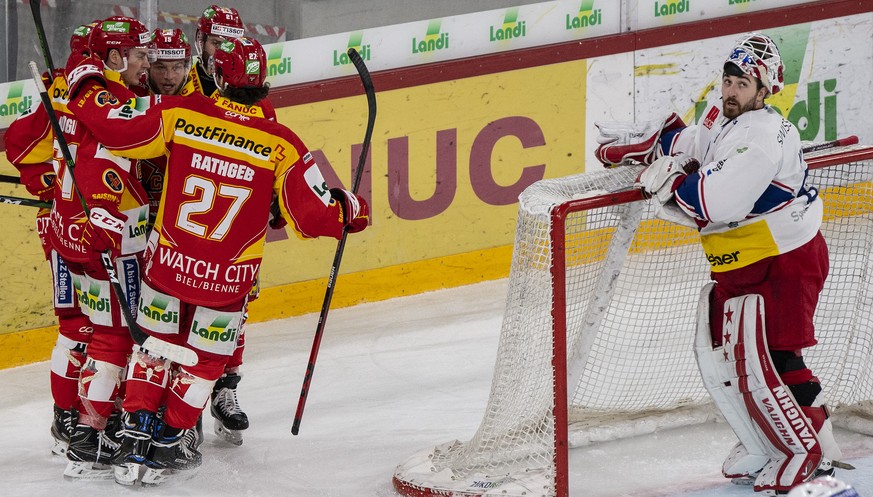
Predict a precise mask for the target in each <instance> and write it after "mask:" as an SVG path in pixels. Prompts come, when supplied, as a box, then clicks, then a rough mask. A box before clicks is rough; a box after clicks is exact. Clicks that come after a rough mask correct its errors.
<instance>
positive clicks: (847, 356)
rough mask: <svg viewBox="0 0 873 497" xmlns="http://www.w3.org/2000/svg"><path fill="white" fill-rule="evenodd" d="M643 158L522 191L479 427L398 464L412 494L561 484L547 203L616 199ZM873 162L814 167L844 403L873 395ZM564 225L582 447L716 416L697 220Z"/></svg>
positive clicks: (572, 382)
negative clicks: (704, 353)
mask: <svg viewBox="0 0 873 497" xmlns="http://www.w3.org/2000/svg"><path fill="white" fill-rule="evenodd" d="M640 170H641V168H640V167H623V168H619V169H613V170H609V171H601V172H596V173H588V174H583V175H577V176H572V177H567V178H560V179H553V180H544V181H541V182H538V183H536V184H534V185H532V186H531V187H529V188H528V189H527V190H525V192H524V193H522V195H521V197H520V207H519V214H518V221H517V225H516V240H515V247H514V252H513V259H512V267H511V271H510V284H509V291H508V296H507V302H506V311H505V315H504V321H503V327H502V330H501V336H500V345H499V349H498V353H497V363H496V365H495V371H494V379H493V383H492V387H491V394H490V398H489V402H488V406H487V408H486V412H485V416H484V419H483V421H482V424H481V425H480V427H479V430H478V431H477V433H476V435H475V436H474V437H473V439H472V440H470V441H469V442H466V443H461V442H458V441H454V442H450V443H447V444H444V445H441V446H438V447H436V448H434V449H431V450H426V451H423V452H421V453H419V454H417V455H415V456H413V457H412V458H410V460H408V461H407V462H405V463H403V464H401V465H400V466H399V467H398V469H397V472H396V473H395V486H396V487H397V488H398V489H399V490H400V491H401V492H403V493H406V494H408V495H417V496H421V495H440V492H446V491H451V492H455V493H456V495H466V494H469V495H504V496H505V495H525V496H528V497H529V496H532V495H555V488H554V479H555V465H554V463H553V461H554V457H555V453H554V447H555V434H554V431H555V430H554V423H555V422H554V416H553V408H554V402H553V368H552V362H551V361H552V330H553V323H552V317H551V312H552V306H553V304H554V301H553V298H552V289H551V288H552V287H551V285H552V279H551V273H550V270H549V269H550V261H551V259H550V257H551V254H550V250H551V241H550V220H551V217H550V212H551V209H552V207H553V206H556V205H559V204H562V203H565V202H567V201H569V200H573V199H577V198H582V197H589V196H601V198H607V199H608V198H609V195H608V194H606V192H616V191H620V190H623V189H627V187H628V186H630V185H632V184H633V181H634V179H635V178H636V177H637V176H638V174H639V172H640ZM871 174H873V161H866V162H851V163H844V164H839V165H835V166H831V167H826V168H822V169H817V170H813V171H811V183H812V184H813V185H816V186H818V187H819V190H820V194H821V197H822V198H823V199H824V202H825V223H824V225H823V227H822V233H823V234H824V236H825V238H826V240H827V242H828V246H829V249H830V257H831V270H830V275H829V277H828V280H827V283H826V285H825V289H824V291H823V293H822V295H821V300H820V304H819V306H818V312H817V314H816V330H817V331H816V334H817V337H818V339H819V345H817V346H816V347H813V348H812V349H809V350H807V351H806V353H805V357H806V358H807V363H808V364H809V365H810V367H811V369H812V370H813V372H814V373H815V374H816V375H817V376H818V377H819V378H820V379H821V380H822V383H823V387H824V389H825V393H826V395H827V397H828V399H829V403H830V404H831V406H832V407H838V408H839V407H846V406H853V405H857V404H859V403H861V402H862V401H866V400H869V399H873V371H871V369H873V363H871V361H869V357H870V354H871V352H873V350H871V349H873V321H871V307H873V295H871V269H873V262H871V261H873V259H871V252H873V250H871V249H873V184H871ZM603 195H606V197H602V196H603ZM564 236H565V243H564V250H565V261H566V272H565V275H566V309H565V311H566V316H567V355H568V366H567V369H568V375H567V377H568V386H567V389H568V402H569V404H568V409H569V418H570V419H569V423H570V428H569V429H570V434H569V440H570V443H571V445H573V444H584V443H588V442H590V441H592V440H603V439H609V438H616V437H621V436H629V435H632V434H636V433H638V430H639V424H638V423H635V424H633V425H632V424H628V425H627V426H636V427H637V428H634V429H631V428H616V427H617V426H622V423H621V421H622V420H625V421H627V420H639V419H649V420H657V419H665V420H664V421H663V422H661V421H658V422H654V423H650V424H649V425H647V426H648V428H644V429H649V430H651V429H655V427H657V426H663V425H670V424H671V423H676V422H678V423H688V422H689V421H690V422H695V421H698V422H699V421H701V420H703V419H707V415H708V414H706V413H711V412H712V410H711V409H710V408H709V407H708V406H709V397H708V395H707V393H706V391H705V390H704V388H703V384H702V382H701V380H700V376H699V372H698V369H697V364H696V362H695V359H694V353H693V347H692V344H693V339H694V329H695V316H696V307H697V300H698V298H699V292H700V289H701V288H702V287H703V285H704V284H705V283H706V282H707V281H709V264H708V262H707V260H706V258H705V256H704V254H703V251H702V249H701V247H700V243H699V235H698V233H697V231H696V230H693V229H689V228H685V227H681V226H677V225H674V224H670V223H667V222H664V221H661V220H657V219H654V212H653V209H652V206H651V205H650V204H649V203H647V202H632V203H626V204H618V205H608V206H606V207H602V208H596V209H589V210H582V211H577V212H571V213H570V214H569V215H568V216H567V218H566V229H565V232H564ZM558 305H560V303H558ZM695 411H700V412H702V413H704V414H702V415H701V414H697V415H695V414H693V413H694V412H695ZM701 416H703V417H701ZM671 418H675V419H671Z"/></svg>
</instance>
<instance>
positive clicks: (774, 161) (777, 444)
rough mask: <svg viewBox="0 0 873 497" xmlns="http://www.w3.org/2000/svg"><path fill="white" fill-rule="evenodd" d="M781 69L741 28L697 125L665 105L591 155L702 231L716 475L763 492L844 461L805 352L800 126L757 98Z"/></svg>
mask: <svg viewBox="0 0 873 497" xmlns="http://www.w3.org/2000/svg"><path fill="white" fill-rule="evenodd" d="M783 69H784V68H783V62H782V59H781V57H780V55H779V51H778V49H777V47H776V44H775V43H774V42H773V40H772V39H771V38H770V37H768V36H766V35H763V34H758V33H752V34H750V35H747V36H744V37H743V38H741V39H740V40H739V41H737V42H736V44H735V45H734V46H733V47H732V48H731V50H730V52H729V55H728V57H727V59H726V60H725V61H724V65H723V74H722V80H721V101H720V102H717V103H716V104H714V105H712V106H710V107H709V109H708V110H707V111H706V112H705V113H704V114H703V116H704V117H703V119H702V120H701V122H700V124H699V125H694V126H687V127H685V126H683V125H682V123H681V121H678V118H677V117H676V116H675V115H674V116H671V118H668V119H666V120H664V121H663V122H659V123H656V124H657V125H654V126H650V125H647V126H644V127H642V128H643V129H641V128H640V127H637V128H636V129H635V128H634V127H627V128H621V127H620V126H615V125H600V126H598V127H599V128H600V130H601V138H600V139H599V140H598V141H599V142H600V143H601V145H600V147H598V150H597V154H596V155H597V157H598V159H600V160H601V161H602V162H604V163H605V164H607V165H610V164H614V163H616V162H624V161H628V160H633V161H636V162H641V163H644V164H647V165H648V167H647V168H646V169H645V170H644V171H643V172H642V173H641V175H640V177H639V179H638V184H639V186H640V187H642V188H643V190H644V191H645V192H646V193H648V194H649V195H651V197H652V198H653V201H654V202H656V206H657V208H658V215H659V217H662V218H663V219H666V220H668V221H672V222H675V223H679V224H683V225H686V226H691V227H696V228H698V229H699V230H700V239H701V243H702V246H703V249H704V252H705V254H706V257H707V259H708V261H709V263H710V265H711V271H712V273H711V276H712V280H714V281H713V282H711V283H709V284H708V285H707V286H706V287H704V289H703V291H702V293H701V295H700V300H699V304H698V319H697V331H696V339H695V354H696V357H697V362H698V366H699V369H700V373H701V376H702V379H703V383H704V385H705V387H706V389H707V391H708V392H709V394H710V396H711V397H712V399H713V401H714V403H715V405H716V406H717V408H718V409H719V410H720V411H721V413H722V414H723V415H724V417H725V419H726V420H727V422H728V423H729V424H730V426H731V428H732V429H733V431H734V433H735V434H736V436H737V438H738V439H739V441H738V442H737V444H736V446H735V447H734V448H733V450H732V451H731V452H730V454H729V455H728V457H727V459H726V460H725V462H724V465H723V468H722V471H723V473H724V475H725V477H727V478H731V479H733V480H734V481H735V482H738V483H740V482H748V483H751V484H753V485H754V489H755V490H756V491H766V492H769V493H774V492H775V493H787V492H788V491H789V490H790V489H791V488H792V487H794V486H796V485H798V484H801V483H803V482H805V481H809V480H811V479H813V478H816V477H819V476H822V475H830V474H832V473H833V471H834V469H833V464H834V462H835V461H837V460H838V459H839V458H840V457H841V455H840V449H839V447H838V446H837V444H836V442H835V440H834V437H833V433H832V428H831V422H830V420H829V419H828V418H829V411H828V408H827V407H826V405H825V403H824V399H823V395H822V387H821V384H820V382H819V379H818V378H816V376H815V375H814V374H813V372H812V371H811V370H810V369H809V367H807V365H806V363H805V362H804V357H803V353H802V351H803V349H805V348H808V347H812V346H813V345H816V343H817V342H816V338H815V333H814V329H813V314H814V312H815V309H816V305H817V303H818V298H819V293H820V292H821V290H822V288H823V286H824V281H825V278H826V276H827V274H828V270H829V262H828V247H827V245H826V243H825V240H824V238H823V237H822V234H821V233H820V231H819V228H820V226H821V223H822V213H823V206H822V200H821V199H820V198H819V196H818V191H817V190H816V188H815V187H814V186H812V185H809V184H807V177H808V175H807V165H806V163H805V162H804V159H803V152H802V150H801V142H800V136H799V133H798V130H797V129H796V128H795V126H794V125H793V124H792V123H791V122H789V121H788V120H787V119H785V118H783V117H782V115H781V114H780V113H779V112H778V111H777V110H775V109H773V108H771V107H770V106H769V105H767V104H766V103H765V100H766V99H767V98H768V97H770V96H772V95H774V94H776V93H778V92H779V91H780V90H781V89H782V87H783ZM634 131H636V132H637V133H636V135H634V134H633V132H634Z"/></svg>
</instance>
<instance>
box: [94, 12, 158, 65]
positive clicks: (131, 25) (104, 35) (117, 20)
mask: <svg viewBox="0 0 873 497" xmlns="http://www.w3.org/2000/svg"><path fill="white" fill-rule="evenodd" d="M151 42H152V33H151V31H149V30H148V29H146V27H145V25H143V23H141V22H139V21H138V20H136V19H134V18H132V17H125V16H113V17H108V18H106V19H104V20H103V21H100V22H99V23H97V25H96V26H94V27H93V28H92V29H91V35H90V36H89V37H88V49H89V50H91V53H93V54H95V55H97V56H98V57H100V58H101V59H102V60H106V58H107V57H109V51H110V50H112V49H116V50H118V52H119V53H120V54H121V56H122V57H124V59H125V60H126V59H127V55H128V52H129V51H130V49H131V48H149V45H150V44H151Z"/></svg>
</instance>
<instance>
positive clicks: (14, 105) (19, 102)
mask: <svg viewBox="0 0 873 497" xmlns="http://www.w3.org/2000/svg"><path fill="white" fill-rule="evenodd" d="M23 94H24V82H23V81H16V82H14V83H10V84H9V91H8V92H7V93H6V100H5V101H4V102H3V103H2V104H0V116H17V115H18V114H21V113H23V112H24V111H26V110H27V109H29V108H30V106H31V105H33V97H31V96H30V95H28V96H23Z"/></svg>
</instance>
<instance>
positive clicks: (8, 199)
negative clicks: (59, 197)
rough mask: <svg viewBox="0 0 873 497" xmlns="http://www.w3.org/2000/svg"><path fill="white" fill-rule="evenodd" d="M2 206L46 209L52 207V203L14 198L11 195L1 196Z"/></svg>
mask: <svg viewBox="0 0 873 497" xmlns="http://www.w3.org/2000/svg"><path fill="white" fill-rule="evenodd" d="M0 204H8V205H21V206H24V207H40V208H46V209H47V208H49V207H51V206H52V203H51V202H43V201H42V200H37V199H35V198H23V197H12V196H10V195H0Z"/></svg>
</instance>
